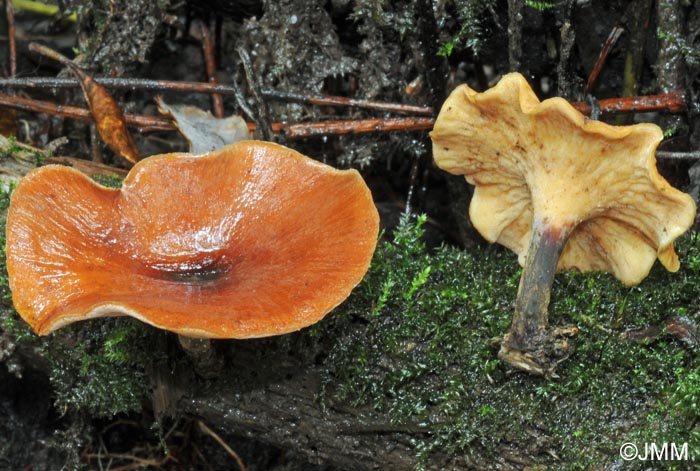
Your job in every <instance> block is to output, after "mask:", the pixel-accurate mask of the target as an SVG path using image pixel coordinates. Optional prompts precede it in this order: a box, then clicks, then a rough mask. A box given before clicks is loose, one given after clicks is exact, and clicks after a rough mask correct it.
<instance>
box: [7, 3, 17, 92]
mask: <svg viewBox="0 0 700 471" xmlns="http://www.w3.org/2000/svg"><path fill="white" fill-rule="evenodd" d="M5 13H6V15H7V38H8V48H9V51H8V52H9V56H10V76H11V77H13V78H14V77H16V76H17V42H16V38H15V10H14V7H13V6H12V2H11V1H10V0H5Z"/></svg>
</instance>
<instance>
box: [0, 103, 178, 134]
mask: <svg viewBox="0 0 700 471" xmlns="http://www.w3.org/2000/svg"><path fill="white" fill-rule="evenodd" d="M0 105H3V106H7V107H9V108H15V109H18V110H24V111H32V112H35V113H47V114H50V115H54V116H62V117H64V118H72V119H79V120H82V121H92V120H93V119H92V113H90V111H89V110H86V109H85V108H79V107H77V106H68V105H56V104H55V103H51V102H49V101H40V100H32V99H31V98H22V97H15V96H9V95H5V94H3V93H0ZM124 120H125V122H126V124H127V126H131V127H135V128H138V129H139V130H140V131H141V132H154V131H175V130H176V128H175V125H174V124H173V123H172V121H170V120H169V119H168V118H163V117H160V116H139V115H130V114H128V115H125V116H124Z"/></svg>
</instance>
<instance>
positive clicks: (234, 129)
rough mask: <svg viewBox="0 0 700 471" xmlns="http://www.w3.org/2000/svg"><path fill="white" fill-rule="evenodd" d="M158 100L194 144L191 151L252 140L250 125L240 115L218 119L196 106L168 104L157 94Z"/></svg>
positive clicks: (203, 150)
mask: <svg viewBox="0 0 700 471" xmlns="http://www.w3.org/2000/svg"><path fill="white" fill-rule="evenodd" d="M156 103H157V104H158V110H159V111H160V112H161V113H163V114H164V115H168V116H171V117H172V118H173V120H174V121H175V125H176V126H177V128H178V129H179V130H180V133H181V134H182V135H183V136H185V139H187V142H189V143H190V152H194V153H205V152H211V151H213V150H216V149H220V148H222V147H224V146H226V145H229V144H233V143H234V142H238V141H242V140H244V139H250V131H248V125H247V124H246V122H245V121H244V120H243V118H241V117H240V116H229V117H228V118H225V119H218V118H215V117H214V116H212V114H211V113H210V112H208V111H204V110H202V109H199V108H197V107H196V106H188V105H168V104H167V103H165V101H163V98H162V97H156Z"/></svg>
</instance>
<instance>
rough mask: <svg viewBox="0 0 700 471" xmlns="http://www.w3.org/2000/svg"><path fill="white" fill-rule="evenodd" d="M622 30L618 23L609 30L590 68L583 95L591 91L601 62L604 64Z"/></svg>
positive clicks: (601, 64)
mask: <svg viewBox="0 0 700 471" xmlns="http://www.w3.org/2000/svg"><path fill="white" fill-rule="evenodd" d="M624 31H625V29H624V28H623V27H622V26H619V25H615V27H613V29H612V31H610V34H609V35H608V39H607V40H606V41H605V44H604V45H603V49H602V50H601V51H600V54H599V55H598V60H596V62H595V65H594V66H593V70H591V73H590V75H589V76H588V81H587V82H586V86H585V88H584V89H583V93H584V95H588V94H589V93H590V92H591V90H593V87H594V86H595V82H596V80H598V75H600V71H601V70H603V64H605V59H607V57H608V54H610V51H611V50H612V47H613V46H614V45H615V44H616V43H617V40H618V39H620V36H621V35H622V33H623V32H624Z"/></svg>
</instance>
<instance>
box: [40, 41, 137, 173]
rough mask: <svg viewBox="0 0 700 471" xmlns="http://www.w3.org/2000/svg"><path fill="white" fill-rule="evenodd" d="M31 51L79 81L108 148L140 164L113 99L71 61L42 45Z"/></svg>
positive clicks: (134, 146) (122, 116)
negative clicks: (51, 60)
mask: <svg viewBox="0 0 700 471" xmlns="http://www.w3.org/2000/svg"><path fill="white" fill-rule="evenodd" d="M29 49H30V50H32V51H35V52H38V53H40V54H42V55H45V56H47V57H50V58H51V59H53V60H55V61H58V62H60V63H61V64H63V65H65V66H66V67H68V68H70V69H71V71H73V73H74V74H75V75H76V76H77V77H78V79H79V80H80V86H81V87H82V89H83V94H84V95H85V101H87V103H88V105H89V106H90V111H91V112H92V116H93V118H94V119H95V123H96V124H97V132H98V133H99V134H100V137H101V138H102V140H103V141H104V143H105V144H107V145H108V146H109V148H110V149H112V150H113V151H114V152H115V153H116V154H117V155H119V156H121V157H123V158H125V159H126V160H128V161H129V162H131V163H136V162H138V161H139V160H141V154H140V153H139V150H138V148H137V147H136V144H135V143H134V140H133V138H132V137H131V134H130V133H129V130H128V129H127V128H126V123H125V121H124V115H123V114H122V111H121V109H120V108H119V105H117V102H116V101H114V98H112V95H111V94H110V93H109V92H108V91H107V90H106V89H105V88H104V87H102V86H101V85H99V84H98V83H97V82H95V80H93V78H92V77H91V76H90V75H88V74H87V73H86V72H85V71H83V70H82V69H81V68H80V67H78V66H77V65H75V64H74V63H73V62H72V61H71V60H70V59H68V58H67V57H65V56H63V55H61V54H59V53H58V52H56V51H54V50H52V49H49V48H48V47H45V46H42V45H40V44H36V43H31V44H30V45H29Z"/></svg>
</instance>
